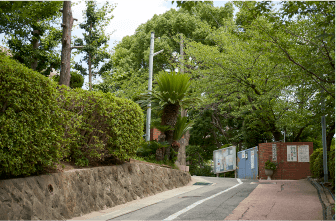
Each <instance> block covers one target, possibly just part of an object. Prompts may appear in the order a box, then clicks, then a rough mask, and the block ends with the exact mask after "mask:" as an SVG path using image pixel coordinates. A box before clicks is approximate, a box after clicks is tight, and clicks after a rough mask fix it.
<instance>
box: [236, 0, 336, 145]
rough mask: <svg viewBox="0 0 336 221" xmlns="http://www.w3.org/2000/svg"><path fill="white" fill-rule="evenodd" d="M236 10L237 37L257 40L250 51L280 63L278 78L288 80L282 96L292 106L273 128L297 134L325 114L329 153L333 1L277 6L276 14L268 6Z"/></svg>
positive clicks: (260, 4)
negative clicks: (282, 66)
mask: <svg viewBox="0 0 336 221" xmlns="http://www.w3.org/2000/svg"><path fill="white" fill-rule="evenodd" d="M236 5H237V6H238V7H239V8H240V12H239V14H238V15H237V23H238V25H239V27H240V29H241V30H243V31H241V32H240V33H239V36H240V37H241V38H244V39H254V40H257V41H258V42H259V45H258V46H257V47H256V49H257V50H259V51H262V52H264V53H267V52H271V53H270V54H269V57H270V59H272V60H274V61H276V62H277V63H281V64H286V65H285V66H284V73H287V75H285V76H284V77H286V78H290V79H292V81H291V82H290V84H288V85H287V86H286V87H285V88H284V90H283V93H282V94H283V96H284V97H287V98H286V99H285V100H286V102H288V101H289V100H291V102H290V103H291V104H292V105H291V106H290V107H288V108H290V109H289V110H290V111H289V112H287V113H286V117H284V118H283V119H284V121H280V122H279V125H281V127H283V128H284V127H286V128H288V127H292V130H294V131H295V130H296V131H297V133H298V134H301V133H302V132H303V131H304V130H305V128H308V126H309V125H311V124H315V123H319V122H320V119H321V115H326V118H327V122H328V123H327V146H328V149H329V147H330V144H331V140H332V137H333V136H334V134H335V117H334V108H335V75H334V73H335V62H334V61H335V37H334V33H335V19H334V18H335V2H282V3H281V7H280V10H273V9H274V8H273V6H272V5H271V3H270V2H258V3H257V2H249V3H243V2H240V3H237V4H236ZM251 36H253V37H251ZM322 100H324V102H325V110H321V105H320V104H321V102H322ZM278 107H279V108H283V107H281V105H278ZM288 122H292V124H290V125H289V124H288ZM288 125H289V126H288ZM295 140H296V141H297V140H298V139H297V138H296V139H295Z"/></svg>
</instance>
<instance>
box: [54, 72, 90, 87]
mask: <svg viewBox="0 0 336 221" xmlns="http://www.w3.org/2000/svg"><path fill="white" fill-rule="evenodd" d="M59 79H60V76H59V75H55V76H53V80H54V81H56V82H59ZM83 84H84V77H83V75H81V74H78V73H77V72H74V71H71V72H70V88H82V86H83Z"/></svg>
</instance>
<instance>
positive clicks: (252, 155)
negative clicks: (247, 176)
mask: <svg viewBox="0 0 336 221" xmlns="http://www.w3.org/2000/svg"><path fill="white" fill-rule="evenodd" d="M250 151H251V169H254V148H253V149H251V150H250Z"/></svg>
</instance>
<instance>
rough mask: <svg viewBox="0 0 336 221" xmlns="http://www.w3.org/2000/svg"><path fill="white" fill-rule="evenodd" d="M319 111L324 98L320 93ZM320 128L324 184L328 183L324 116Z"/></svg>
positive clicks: (322, 106) (322, 105)
mask: <svg viewBox="0 0 336 221" xmlns="http://www.w3.org/2000/svg"><path fill="white" fill-rule="evenodd" d="M321 97H322V102H321V109H322V113H323V112H324V98H323V94H322V91H321ZM321 126H322V145H323V172H324V182H325V183H326V182H328V163H327V160H328V153H327V137H326V122H325V115H323V116H322V117H321Z"/></svg>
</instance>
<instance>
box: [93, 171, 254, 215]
mask: <svg viewBox="0 0 336 221" xmlns="http://www.w3.org/2000/svg"><path fill="white" fill-rule="evenodd" d="M202 178H203V179H205V180H206V181H208V182H209V183H212V185H205V186H203V187H201V188H197V189H195V190H191V191H189V192H186V193H182V194H179V195H177V196H173V197H171V198H168V199H165V200H162V201H159V202H156V203H155V204H152V205H149V206H147V207H144V208H141V209H138V210H136V211H132V212H129V213H127V214H124V215H120V216H117V217H115V215H114V217H113V216H112V215H111V217H109V215H108V214H106V215H104V217H99V218H98V217H95V218H94V219H104V220H224V219H225V217H227V216H228V215H229V214H230V213H231V212H232V211H233V210H234V209H235V208H236V207H237V206H238V204H239V203H240V202H241V201H242V200H244V199H245V198H246V197H248V196H249V194H250V193H251V192H252V191H253V190H254V189H255V188H256V187H257V184H251V182H253V181H254V180H244V179H242V180H238V179H236V178H217V177H202ZM239 181H241V182H239Z"/></svg>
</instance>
